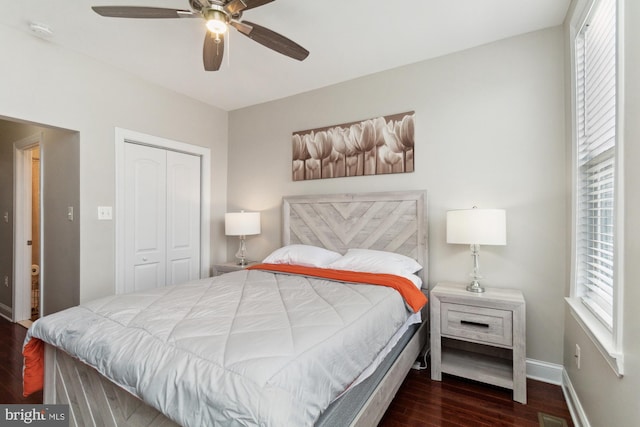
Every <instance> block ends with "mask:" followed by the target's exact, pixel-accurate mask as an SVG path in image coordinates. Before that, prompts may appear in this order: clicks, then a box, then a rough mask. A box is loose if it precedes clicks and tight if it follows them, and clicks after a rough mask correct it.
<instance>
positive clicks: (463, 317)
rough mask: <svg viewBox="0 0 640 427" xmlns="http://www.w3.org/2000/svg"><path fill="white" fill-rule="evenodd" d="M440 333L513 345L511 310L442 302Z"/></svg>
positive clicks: (481, 341) (482, 341) (483, 341)
mask: <svg viewBox="0 0 640 427" xmlns="http://www.w3.org/2000/svg"><path fill="white" fill-rule="evenodd" d="M441 315H442V324H441V327H442V331H441V332H442V335H446V336H449V337H454V338H462V339H467V340H471V341H475V342H480V343H491V344H499V345H504V346H509V347H510V346H512V345H513V312H512V311H511V310H500V309H495V308H487V307H477V306H471V305H463V304H451V303H444V302H443V303H442V311H441Z"/></svg>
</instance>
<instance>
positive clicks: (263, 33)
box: [234, 21, 309, 61]
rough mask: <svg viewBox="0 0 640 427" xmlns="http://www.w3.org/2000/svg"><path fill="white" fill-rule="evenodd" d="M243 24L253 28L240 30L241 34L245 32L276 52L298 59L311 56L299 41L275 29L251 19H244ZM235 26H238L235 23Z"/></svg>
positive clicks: (301, 59)
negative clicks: (255, 22)
mask: <svg viewBox="0 0 640 427" xmlns="http://www.w3.org/2000/svg"><path fill="white" fill-rule="evenodd" d="M242 24H244V25H248V26H249V27H251V30H250V31H249V32H245V31H242V30H240V33H241V34H244V35H245V36H247V37H249V38H250V39H251V40H253V41H256V42H258V43H260V44H261V45H263V46H266V47H268V48H269V49H272V50H275V51H276V52H278V53H281V54H283V55H286V56H288V57H290V58H293V59H297V60H298V61H303V60H304V59H305V58H306V57H307V56H309V51H308V50H307V49H305V48H303V47H302V46H300V45H299V44H298V43H296V42H294V41H292V40H289V39H288V38H286V37H285V36H283V35H280V34H278V33H276V32H275V31H272V30H270V29H268V28H265V27H263V26H261V25H258V24H254V23H252V22H249V21H242ZM234 27H236V26H235V25H234ZM236 28H237V27H236Z"/></svg>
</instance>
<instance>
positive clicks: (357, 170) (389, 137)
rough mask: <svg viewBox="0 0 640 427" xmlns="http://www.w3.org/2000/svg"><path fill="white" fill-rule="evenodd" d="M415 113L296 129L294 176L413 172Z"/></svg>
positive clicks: (302, 177) (293, 139)
mask: <svg viewBox="0 0 640 427" xmlns="http://www.w3.org/2000/svg"><path fill="white" fill-rule="evenodd" d="M414 116H415V113H414V112H413V111H409V112H406V113H400V114H393V115H390V116H384V117H376V118H375V119H368V120H362V121H359V122H353V123H344V124H341V125H334V126H328V127H323V128H317V129H311V130H304V131H298V132H294V133H293V135H292V138H291V140H292V144H293V152H292V154H293V155H292V161H293V180H294V181H304V180H308V179H321V178H338V177H344V176H362V175H378V174H387V173H403V172H413V168H414V163H413V162H414V147H413V141H414V131H413V121H414Z"/></svg>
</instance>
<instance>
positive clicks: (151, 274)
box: [124, 144, 167, 292]
mask: <svg viewBox="0 0 640 427" xmlns="http://www.w3.org/2000/svg"><path fill="white" fill-rule="evenodd" d="M166 173H167V151H165V150H161V149H158V148H152V147H147V146H143V145H137V144H125V235H126V242H125V266H124V268H125V278H124V279H125V286H124V289H125V292H135V291H143V290H146V289H152V288H157V287H160V286H165V283H166V279H165V276H166V228H167V227H166V218H167V214H166V211H167V196H166V194H167V192H166V182H167V176H166Z"/></svg>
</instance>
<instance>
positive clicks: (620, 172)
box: [612, 1, 625, 375]
mask: <svg viewBox="0 0 640 427" xmlns="http://www.w3.org/2000/svg"><path fill="white" fill-rule="evenodd" d="M616 11H617V13H618V15H617V16H616V24H617V28H616V36H617V40H616V48H617V50H618V51H617V52H616V60H617V63H616V97H617V100H616V109H617V110H616V121H617V122H616V158H615V161H616V164H615V174H616V176H615V178H614V179H615V191H616V195H615V199H614V203H615V205H614V209H615V212H614V215H615V224H614V226H615V230H614V236H615V239H616V240H615V242H614V244H615V249H614V250H615V253H616V256H615V259H614V270H613V271H614V280H615V282H614V283H615V286H614V288H613V319H612V320H613V337H612V340H613V343H612V344H613V348H614V351H615V352H616V353H619V354H620V356H622V353H623V350H622V349H623V344H622V338H623V336H624V335H623V326H624V316H623V314H624V313H623V311H624V310H623V307H624V284H625V280H624V277H625V276H624V271H625V269H624V259H625V257H624V236H625V233H624V223H625V217H624V200H625V197H624V194H625V193H624V129H625V127H624V117H625V114H624V111H623V110H624V105H625V101H624V91H625V89H624V2H623V1H616ZM622 373H623V372H622V362H620V374H619V375H622Z"/></svg>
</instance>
